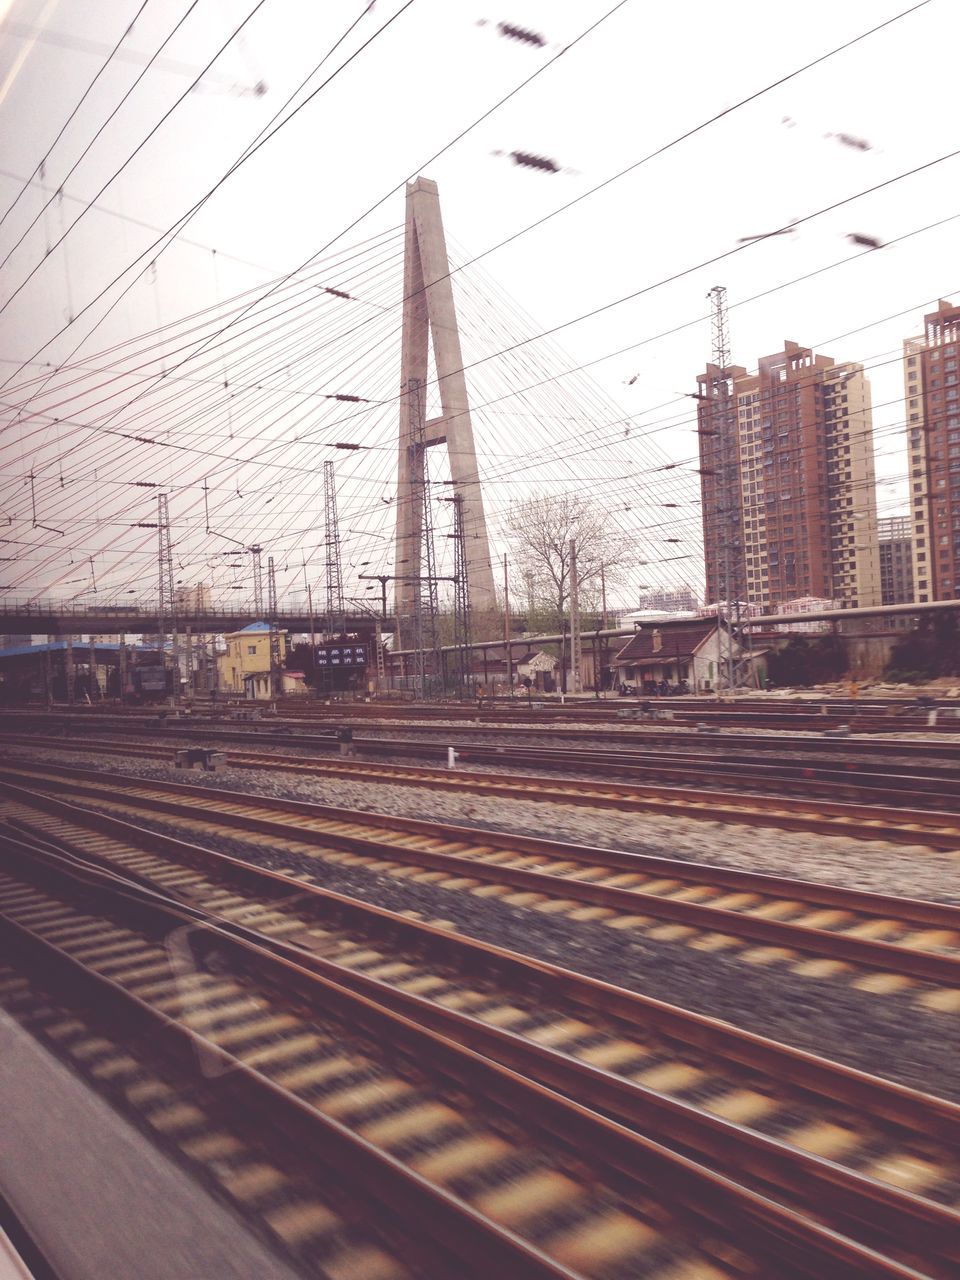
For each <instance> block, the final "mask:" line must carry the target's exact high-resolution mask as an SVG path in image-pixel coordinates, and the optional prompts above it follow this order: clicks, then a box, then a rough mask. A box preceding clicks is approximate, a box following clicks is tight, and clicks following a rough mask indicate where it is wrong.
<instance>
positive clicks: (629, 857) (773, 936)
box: [0, 767, 960, 987]
mask: <svg viewBox="0 0 960 1280" xmlns="http://www.w3.org/2000/svg"><path fill="white" fill-rule="evenodd" d="M24 775H26V777H27V779H28V780H31V781H33V783H34V786H36V784H37V776H36V770H34V771H33V772H31V770H29V769H23V770H20V771H11V770H10V769H0V789H3V790H7V791H10V790H11V789H12V788H15V787H16V786H17V781H16V780H17V779H20V782H21V785H22V782H23V779H24ZM59 775H61V776H49V775H44V774H43V773H42V772H41V774H40V781H41V784H42V785H44V786H45V787H46V788H47V789H48V790H49V789H52V790H54V791H58V790H59V791H67V792H71V793H73V794H76V795H85V796H87V797H88V798H93V799H100V800H101V801H103V800H105V799H106V800H112V801H113V802H115V803H116V802H117V800H118V795H117V788H119V789H120V790H122V791H126V792H127V793H128V795H127V796H126V797H123V798H122V802H123V803H126V804H127V805H128V806H129V807H133V808H135V809H137V808H140V809H147V810H149V811H152V812H155V813H159V814H166V815H169V816H173V817H176V818H188V819H190V820H194V821H196V820H200V821H202V822H207V823H210V824H213V825H219V826H223V827H229V828H232V829H239V830H241V831H243V832H245V833H247V834H249V833H251V832H258V833H261V834H263V835H266V836H272V837H279V838H280V839H283V840H294V841H297V842H300V843H309V844H316V845H320V846H323V847H327V848H339V849H346V850H349V851H353V852H357V851H362V852H364V853H373V854H375V855H376V856H378V857H380V858H382V857H384V856H386V857H388V858H391V859H394V860H398V861H401V862H410V863H413V864H415V865H417V866H421V867H424V868H427V869H430V870H437V871H443V872H445V873H446V874H448V875H450V876H451V877H457V876H466V877H469V878H470V879H475V880H481V881H486V882H489V883H492V884H505V885H510V886H512V887H514V888H518V889H521V890H528V891H532V892H536V893H541V894H546V895H547V896H556V897H559V898H564V899H573V900H575V901H583V902H584V903H588V904H590V905H595V906H602V907H608V908H611V909H613V910H615V911H620V912H623V913H625V914H646V915H651V916H654V917H659V918H663V919H666V920H671V921H675V922H677V923H681V924H685V925H691V926H693V927H694V928H698V929H703V930H705V931H707V932H712V933H725V934H728V935H730V936H733V937H738V938H746V939H748V940H750V941H754V942H759V943H763V944H766V945H773V946H779V947H784V946H785V947H788V948H796V949H797V950H800V951H806V952H810V953H812V954H814V955H816V956H826V957H829V958H832V959H839V960H844V961H847V962H850V963H853V964H857V965H861V966H864V967H867V968H872V969H880V970H882V971H884V972H893V973H899V974H904V975H908V976H911V977H915V978H919V979H921V980H923V981H927V982H933V983H938V984H942V985H946V986H950V987H954V986H960V953H956V952H955V953H948V954H943V953H939V952H935V951H922V950H913V949H908V948H906V947H903V946H900V945H897V944H895V943H888V942H882V941H877V940H874V939H870V938H863V937H858V936H853V935H850V934H848V933H839V932H834V931H832V930H829V929H823V928H815V927H811V926H807V925H796V924H791V923H789V922H788V921H780V920H772V919H764V918H762V917H757V916H752V915H749V914H746V913H744V912H740V911H735V910H730V909H728V908H723V907H714V906H710V905H708V904H703V903H698V902H689V901H685V900H682V899H673V898H669V897H663V896H661V895H659V894H653V893H644V892H643V890H642V888H639V889H622V888H619V887H614V886H610V885H604V884H602V883H593V882H590V881H583V880H578V879H570V878H566V877H561V876H559V875H551V874H549V873H544V872H540V871H536V870H529V869H522V868H516V867H510V866H503V865H502V864H501V863H484V862H480V861H477V860H475V859H466V858H461V857H459V856H458V855H457V854H456V853H443V852H440V851H438V850H436V849H435V848H430V849H427V848H411V847H410V846H409V845H408V844H404V845H397V844H394V843H390V842H389V841H386V840H383V839H382V838H378V836H377V830H384V831H392V832H394V833H396V832H397V831H402V832H409V833H412V834H417V835H426V836H427V837H428V839H429V840H430V842H431V844H433V843H435V842H438V841H442V842H446V843H453V844H454V846H455V845H456V844H457V843H463V842H466V843H467V844H468V845H469V844H471V843H476V842H477V841H478V840H479V841H482V842H483V843H484V844H485V845H489V846H491V847H492V848H494V849H497V848H500V849H504V850H508V851H510V852H513V853H515V854H517V853H531V854H532V853H536V854H543V855H546V856H549V857H554V858H557V859H559V860H566V861H576V862H582V863H584V864H587V865H591V866H600V867H603V868H605V869H609V870H611V871H634V872H641V871H642V872H648V873H652V874H654V875H655V876H661V877H662V876H666V877H667V878H670V879H677V880H682V881H694V882H696V883H699V884H702V883H708V884H711V885H715V886H717V887H721V888H727V889H733V890H737V891H746V892H759V893H763V894H766V895H767V896H770V897H774V898H779V899H785V900H788V901H794V900H798V901H802V902H808V903H810V904H812V905H815V906H818V907H831V908H840V909H842V910H846V911H850V912H852V913H854V914H860V915H866V916H868V917H878V918H881V919H884V920H889V919H894V920H898V921H903V922H905V923H908V924H916V925H921V926H924V927H933V928H945V929H950V930H957V929H960V907H955V906H951V905H948V904H943V903H934V902H926V901H923V900H920V899H905V898H895V897H892V896H889V895H884V894H875V893H869V892H865V891H862V890H850V889H842V888H838V887H836V886H831V885H823V884H819V883H816V882H813V881H805V880H792V879H789V878H787V877H783V876H770V875H766V874H764V873H759V872H748V871H740V870H734V869H732V868H725V867H715V866H703V865H701V864H697V863H690V862H683V861H680V860H677V859H668V858H660V857H655V856H652V855H647V854H634V853H626V852H623V851H619V850H608V849H600V848H593V847H590V846H584V845H574V844H562V843H560V842H557V841H550V840H540V839H537V838H535V837H531V836H503V835H500V834H497V833H487V832H482V831H477V830H476V829H475V828H463V827H453V826H449V825H447V824H439V823H428V822H422V821H419V820H416V819H409V818H405V819H394V818H390V817H385V816H384V815H370V814H367V813H365V812H359V813H358V812H357V811H355V810H349V809H346V810H345V809H337V808H330V807H328V806H323V805H314V804H310V803H308V802H305V801H292V800H282V799H278V798H276V797H267V796H246V795H243V794H241V793H236V792H227V791H222V790H215V789H211V788H204V787H194V786H189V785H187V784H183V783H155V782H147V783H145V782H144V781H143V780H142V779H139V778H128V777H125V776H124V775H118V774H110V775H106V776H103V775H101V779H100V780H99V781H100V785H97V783H96V782H95V781H94V782H91V780H90V773H89V772H86V771H83V770H76V769H67V768H64V767H60V768H59ZM62 775H69V776H62ZM151 790H153V791H154V792H157V791H159V792H161V793H162V792H166V793H172V794H173V795H175V796H179V797H181V799H179V800H167V799H165V798H163V796H162V795H159V796H158V795H156V794H153V795H150V794H147V795H143V794H139V795H130V794H129V793H130V792H137V791H140V792H143V791H146V792H150V791H151ZM105 792H106V794H105ZM34 794H36V793H34ZM185 801H186V803H185ZM258 809H259V810H261V811H262V810H263V809H267V810H270V811H274V812H278V813H281V814H282V813H287V814H288V815H289V816H290V817H291V818H296V817H305V818H318V819H323V820H326V821H328V822H329V821H330V820H331V819H332V820H333V821H335V822H338V823H344V822H346V823H349V824H351V825H353V826H354V827H355V828H360V829H361V831H364V832H365V834H356V833H346V832H343V831H331V830H328V829H316V830H311V829H310V828H308V827H305V826H303V825H301V824H299V823H296V822H287V823H284V822H282V821H277V820H274V819H266V818H263V817H261V816H258V814H257V813H256V810H258ZM105 816H106V815H105Z"/></svg>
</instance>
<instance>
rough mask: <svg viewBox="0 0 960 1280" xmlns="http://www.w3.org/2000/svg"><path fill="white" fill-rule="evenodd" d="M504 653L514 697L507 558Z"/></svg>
mask: <svg viewBox="0 0 960 1280" xmlns="http://www.w3.org/2000/svg"><path fill="white" fill-rule="evenodd" d="M503 651H504V653H505V654H506V655H507V688H508V689H509V690H510V694H511V696H512V695H513V654H512V653H511V651H510V583H509V581H508V579H507V556H506V553H504V556H503Z"/></svg>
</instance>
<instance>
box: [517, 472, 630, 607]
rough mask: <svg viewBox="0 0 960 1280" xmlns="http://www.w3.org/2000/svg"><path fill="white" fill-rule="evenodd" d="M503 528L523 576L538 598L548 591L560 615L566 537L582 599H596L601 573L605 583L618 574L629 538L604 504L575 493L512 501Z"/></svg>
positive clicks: (566, 588) (565, 591) (565, 593)
mask: <svg viewBox="0 0 960 1280" xmlns="http://www.w3.org/2000/svg"><path fill="white" fill-rule="evenodd" d="M504 523H505V526H506V529H507V532H508V534H509V536H510V541H511V543H512V544H513V559H514V564H515V566H516V569H518V570H519V572H520V575H521V577H522V578H524V579H526V580H528V581H529V580H530V579H531V578H532V580H533V583H534V584H535V587H536V588H537V589H538V594H540V597H541V599H542V598H543V595H548V597H549V598H550V600H551V602H552V603H553V604H555V605H556V609H557V613H558V614H561V615H562V614H563V612H564V610H565V609H566V606H567V601H568V599H569V596H570V539H571V538H575V539H576V542H577V578H578V581H579V584H580V592H581V597H582V598H585V599H587V600H590V599H595V598H596V597H597V596H598V595H599V591H600V575H601V573H603V574H604V575H605V577H606V581H607V584H608V585H612V584H613V583H615V582H616V580H617V579H618V577H619V570H620V569H621V567H622V566H623V564H624V561H625V560H626V557H627V551H628V542H627V539H626V538H625V537H624V535H623V534H622V533H621V531H620V530H619V529H615V528H611V527H610V519H609V516H608V514H607V512H606V511H605V510H604V509H603V507H602V505H601V504H599V503H596V502H592V501H589V500H587V499H586V498H583V497H580V495H579V494H575V493H560V494H535V495H534V496H533V497H530V498H522V499H520V500H519V501H518V502H514V503H512V504H511V506H510V507H509V508H508V510H507V514H506V518H505V521H504Z"/></svg>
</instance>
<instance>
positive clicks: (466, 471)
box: [395, 178, 496, 618]
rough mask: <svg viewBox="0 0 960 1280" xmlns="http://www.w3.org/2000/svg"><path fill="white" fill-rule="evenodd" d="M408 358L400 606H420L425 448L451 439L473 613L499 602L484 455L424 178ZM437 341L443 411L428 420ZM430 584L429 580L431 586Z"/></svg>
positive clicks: (410, 227)
mask: <svg viewBox="0 0 960 1280" xmlns="http://www.w3.org/2000/svg"><path fill="white" fill-rule="evenodd" d="M401 341H402V345H401V357H400V452H399V465H398V475H397V480H398V483H397V546H396V552H397V554H396V562H395V563H396V569H395V572H396V574H397V587H396V608H397V614H398V616H399V617H407V618H409V617H411V616H413V615H415V614H416V612H417V601H418V599H419V597H420V591H419V587H420V579H421V578H422V577H423V575H424V573H425V572H426V573H428V574H429V572H430V570H429V569H425V566H424V563H423V523H424V496H425V488H426V486H425V483H424V480H425V470H426V469H425V466H424V463H425V452H426V450H427V449H429V448H432V447H433V446H434V445H440V444H445V445H446V446H447V457H448V459H449V463H450V477H451V480H452V482H453V491H454V494H455V495H456V496H457V497H458V498H459V499H460V504H459V510H460V513H461V518H462V522H463V538H464V543H465V546H466V560H467V570H468V576H467V581H468V583H469V592H470V609H471V611H472V612H474V613H476V612H477V611H481V612H482V611H483V610H487V609H492V608H493V607H494V606H495V603H496V596H495V593H494V587H493V569H492V567H491V564H490V544H489V541H488V539H487V521H486V517H485V515H484V511H483V496H482V494H481V492H480V476H479V473H478V470H477V454H476V449H475V448H474V442H473V425H472V423H471V421H470V405H469V402H468V399H467V384H466V379H465V378H464V373H463V355H462V352H461V350H460V333H459V330H458V328H457V313H456V308H455V306H454V301H453V288H452V284H451V280H450V262H449V259H448V257H447V245H446V240H445V238H444V234H443V221H442V219H441V217H440V197H439V195H438V193H437V184H436V183H435V182H431V181H430V180H429V179H428V178H417V179H416V181H415V182H410V183H408V184H407V213H406V236H405V243H404V269H403V332H402V340H401ZM431 342H432V344H433V359H434V365H435V367H436V378H437V386H438V390H439V393H440V410H441V411H440V414H439V416H438V417H434V418H427V419H424V416H423V415H425V413H426V392H427V384H428V377H429V372H428V371H429V348H430V344H431ZM428 585H429V584H428Z"/></svg>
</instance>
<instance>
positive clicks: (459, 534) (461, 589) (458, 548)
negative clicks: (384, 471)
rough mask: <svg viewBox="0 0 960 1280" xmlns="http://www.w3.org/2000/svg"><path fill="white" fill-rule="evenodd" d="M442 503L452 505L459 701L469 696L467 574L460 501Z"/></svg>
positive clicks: (468, 597)
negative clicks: (450, 503)
mask: <svg viewBox="0 0 960 1280" xmlns="http://www.w3.org/2000/svg"><path fill="white" fill-rule="evenodd" d="M444 501H445V502H452V503H453V533H451V534H448V535H447V536H448V537H450V538H452V539H453V647H454V652H455V655H456V657H455V661H456V672H455V678H456V683H457V692H458V694H459V696H460V697H461V698H462V697H464V695H469V693H470V570H469V567H468V565H467V539H466V533H465V531H464V527H463V499H462V498H461V497H460V495H459V494H454V495H453V497H452V498H445V499H444Z"/></svg>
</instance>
